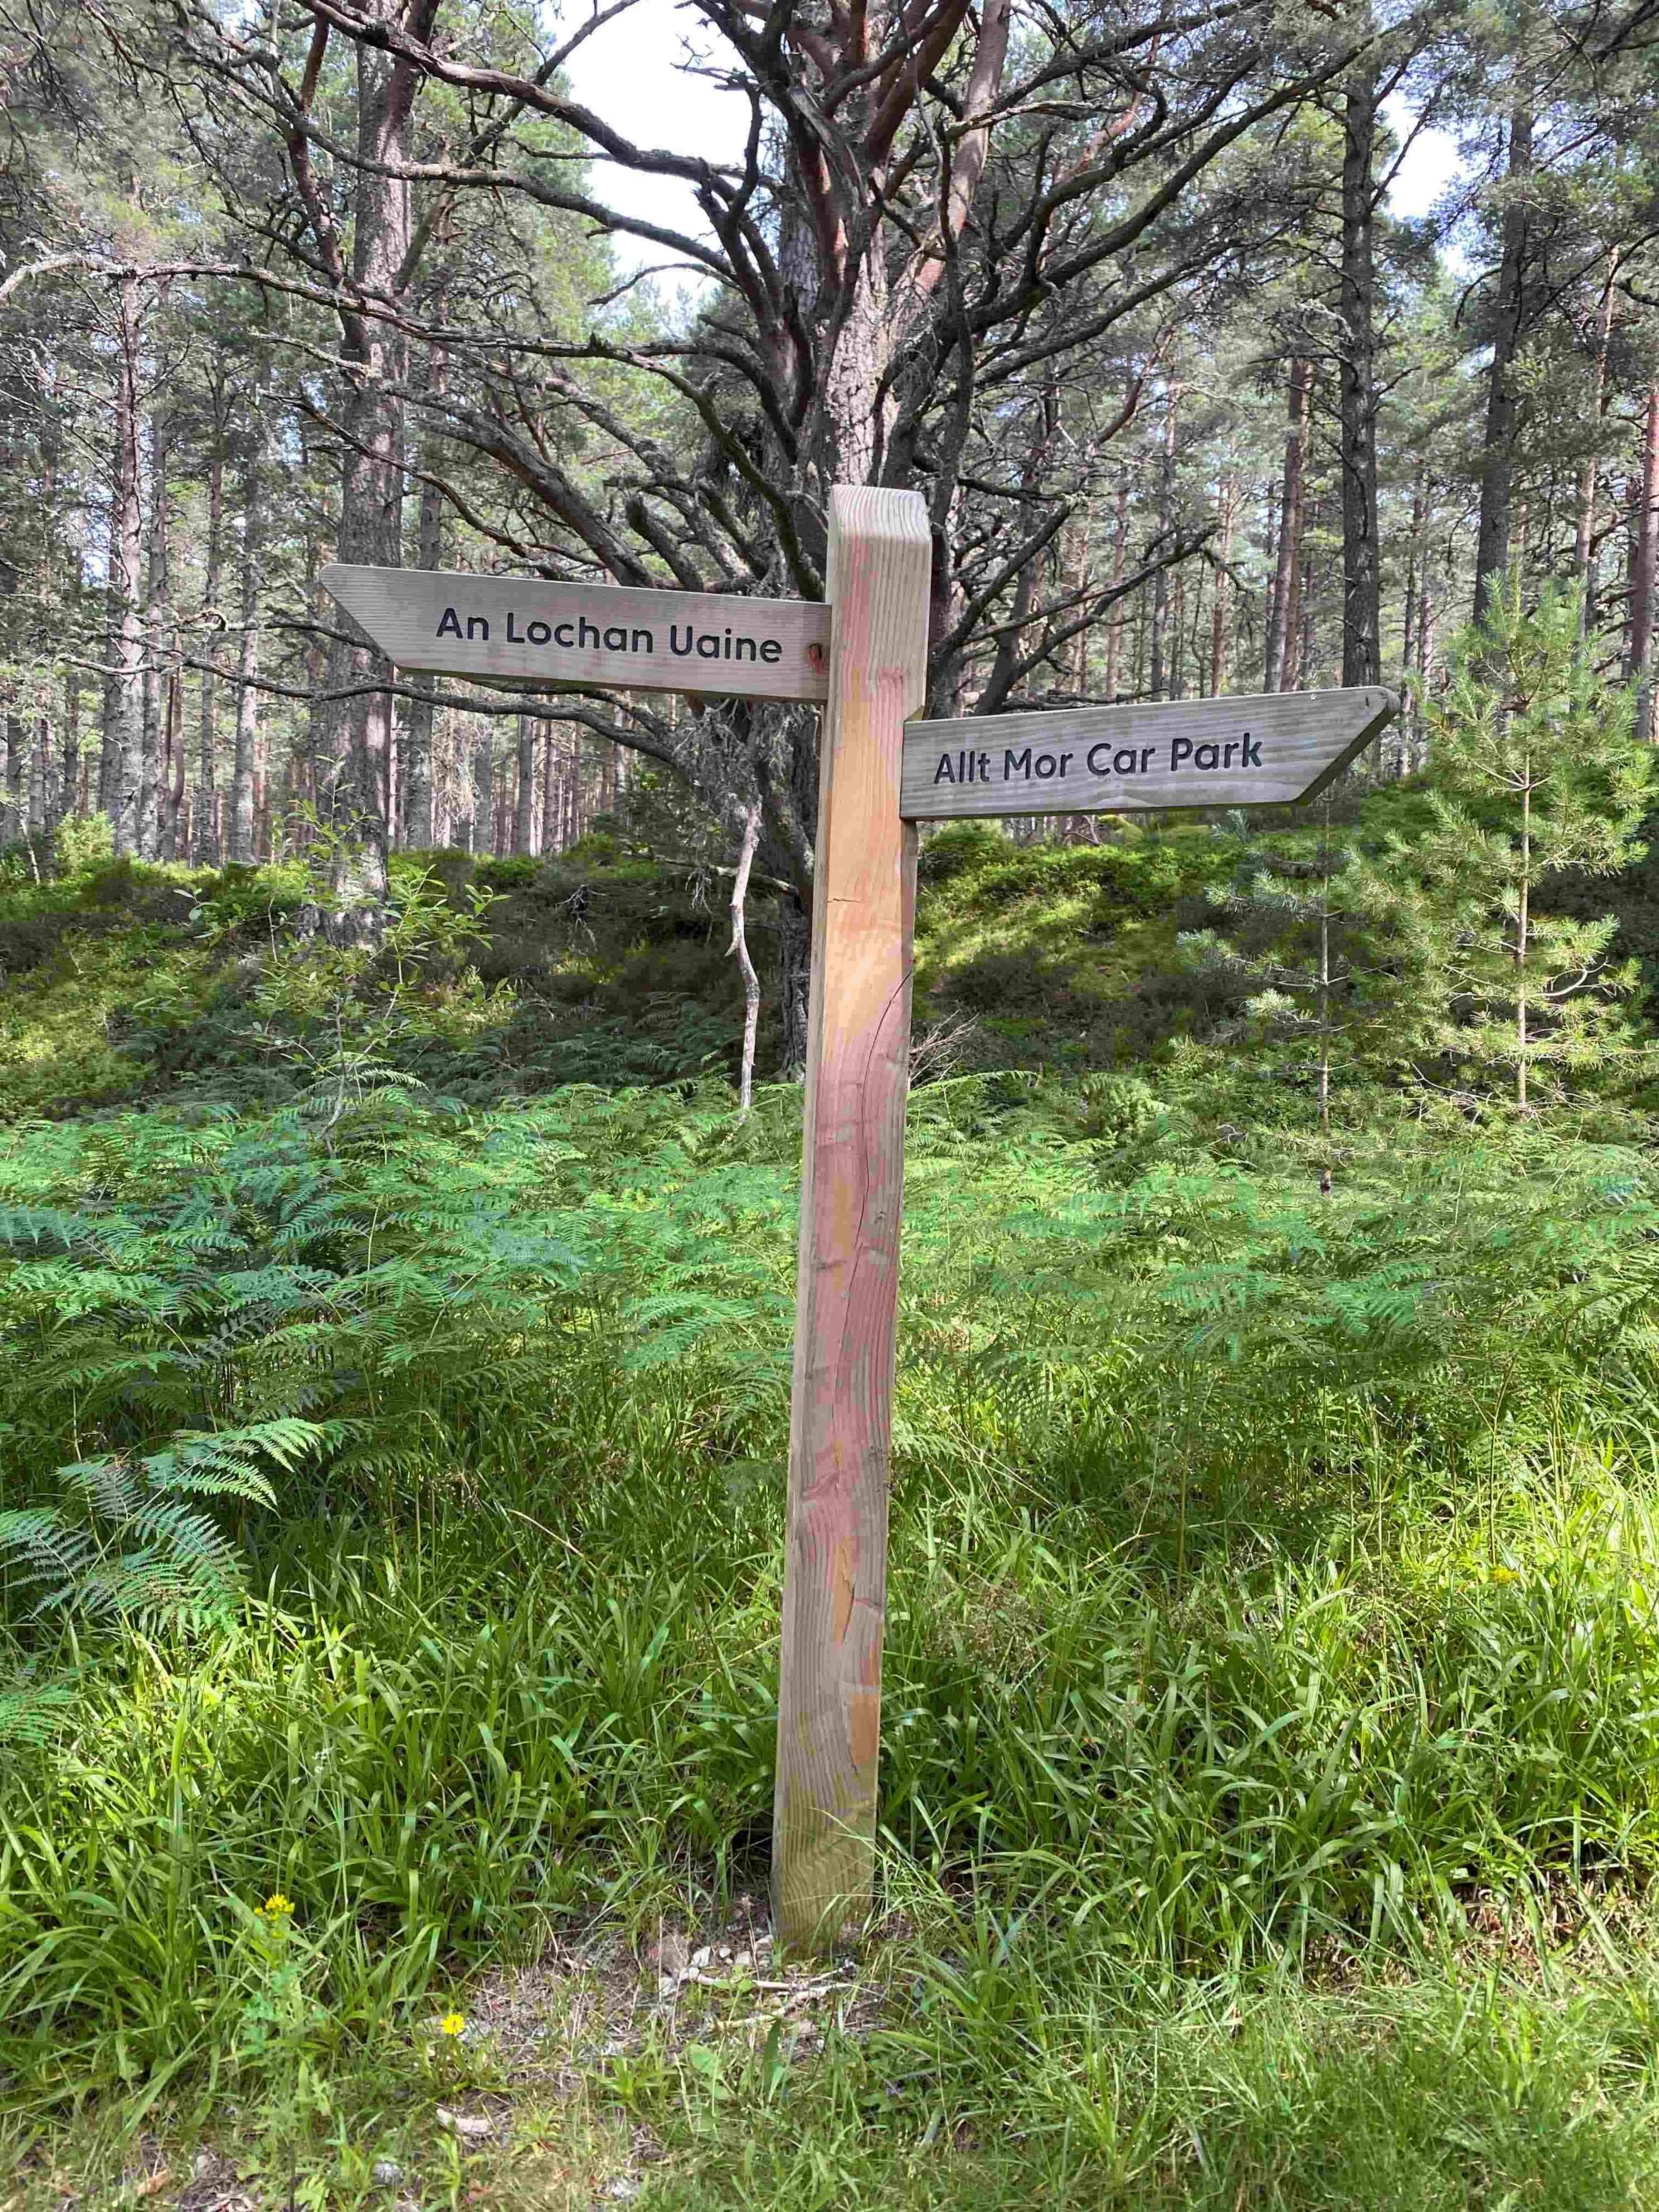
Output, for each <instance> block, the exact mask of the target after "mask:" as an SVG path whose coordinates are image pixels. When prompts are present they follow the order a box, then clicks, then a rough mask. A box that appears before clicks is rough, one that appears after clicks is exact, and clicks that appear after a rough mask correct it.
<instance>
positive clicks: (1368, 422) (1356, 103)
mask: <svg viewBox="0 0 1659 2212" xmlns="http://www.w3.org/2000/svg"><path fill="white" fill-rule="evenodd" d="M1376 114H1377V78H1376V69H1375V68H1374V67H1371V68H1368V69H1367V70H1364V72H1362V73H1361V74H1359V75H1358V76H1355V77H1354V78H1352V80H1351V81H1350V82H1349V85H1348V90H1347V97H1346V100H1345V102H1344V106H1343V139H1342V283H1341V319H1342V355H1341V362H1340V368H1341V381H1340V395H1339V405H1340V415H1341V454H1342V681H1343V683H1344V684H1352V685H1362V686H1363V685H1365V684H1380V683H1381V682H1382V681H1383V635H1382V631H1383V599H1382V569H1383V555H1382V546H1381V543H1380V541H1379V538H1378V532H1377V512H1376V335H1375V319H1376V257H1375V252H1374V246H1373V237H1372V232H1373V218H1374V216H1375V214H1376V185H1375V183H1374V180H1373V169H1374V166H1375V161H1376ZM1379 742H1380V740H1379Z"/></svg>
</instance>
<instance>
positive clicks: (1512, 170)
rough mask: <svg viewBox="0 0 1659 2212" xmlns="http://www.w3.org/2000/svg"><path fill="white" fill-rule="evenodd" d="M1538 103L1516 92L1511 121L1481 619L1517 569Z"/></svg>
mask: <svg viewBox="0 0 1659 2212" xmlns="http://www.w3.org/2000/svg"><path fill="white" fill-rule="evenodd" d="M1532 149H1533V118H1532V100H1531V95H1530V92H1529V90H1528V89H1526V88H1519V87H1518V88H1517V97H1516V102H1515V106H1514V107H1513V108H1512V109H1511V111H1510V152H1509V172H1508V179H1507V183H1508V192H1509V197H1507V199H1506V200H1505V202H1504V216H1503V226H1502V234H1503V258H1502V261H1501V262H1500V264H1499V266H1498V298H1497V301H1496V305H1495V313H1494V317H1493V330H1492V366H1491V368H1490V369H1489V370H1488V371H1487V374H1486V435H1485V438H1484V440H1483V441H1482V450H1481V460H1480V534H1479V536H1478V538H1476V541H1475V555H1474V611H1475V614H1476V616H1477V617H1479V616H1480V614H1481V612H1482V611H1484V609H1485V607H1486V595H1487V593H1488V592H1489V591H1490V590H1491V588H1492V585H1493V584H1494V583H1495V582H1496V581H1497V580H1498V579H1499V578H1501V577H1502V576H1503V575H1504V574H1505V573H1506V572H1507V570H1508V568H1509V565H1510V520H1511V506H1512V501H1513V497H1514V490H1515V438H1516V428H1517V427H1518V423H1519V416H1520V405H1521V403H1520V395H1519V394H1518V392H1516V382H1515V368H1516V360H1517V358H1518V356H1519V355H1520V351H1521V341H1522V337H1523V335H1524V333H1525V331H1526V326H1527V319H1528V304H1529V303H1528V269H1527V261H1528V213H1527V202H1526V186H1527V182H1528V179H1529V178H1530V176H1531V174H1532V164H1533V150H1532Z"/></svg>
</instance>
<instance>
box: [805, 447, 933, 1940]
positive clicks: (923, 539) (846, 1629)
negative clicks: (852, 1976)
mask: <svg viewBox="0 0 1659 2212" xmlns="http://www.w3.org/2000/svg"><path fill="white" fill-rule="evenodd" d="M929 565H930V562H929V544H928V530H927V510H926V508H925V507H924V505H923V503H922V501H921V498H920V496H919V495H917V494H915V493H914V492H902V491H878V490H871V489H852V488H848V487H846V486H837V487H836V489H835V490H834V492H832V494H831V495H830V510H829V601H830V605H831V606H832V608H833V610H834V617H835V621H834V627H833V629H832V632H831V642H830V656H829V704H828V707H827V708H826V711H825V714H824V723H823V752H822V762H821V766H820V769H819V781H818V825H817V842H816V845H815V848H814V851H815V860H814V871H813V888H812V973H811V1000H810V1006H809V1015H808V1022H809V1038H808V1047H807V1054H808V1057H807V1070H806V1126H805V1151H804V1158H803V1168H802V1178H801V1205H800V1265H799V1290H798V1294H797V1303H796V1319H795V1365H794V1385H793V1401H792V1406H791V1419H790V1441H789V1506H788V1531H787V1554H786V1561H785V1576H784V1593H783V1658H782V1668H781V1677H780V1681H779V1692H778V1770H777V1795H776V1802H775V1816H774V1828H773V1887H774V1911H775V1924H776V1927H777V1930H778V1933H779V1935H780V1936H781V1937H782V1939H783V1941H784V1942H786V1943H787V1945H789V1946H791V1947H792V1948H799V1949H810V1948H818V1947H821V1946H823V1945H824V1944H827V1943H829V1942H833V1940H834V1939H835V1937H836V1935H837V1934H838V1933H839V1932H840V1930H841V1929H842V1928H843V1927H844V1926H845V1925H846V1923H848V1922H849V1921H854V1920H857V1919H860V1918H861V1917H863V1915H864V1914H865V1913H866V1911H867V1909H868V1905H869V1901H870V1891H871V1877H872V1867H873V1860H874V1850H875V1823H876V1769H877V1762H878V1753H879V1750H880V1743H881V1647H882V1630H883V1625H884V1619H885V1613H886V1600H887V1479H888V1456H889V1450H890V1440H891V1434H892V1400H893V1358H894V1331H895V1324H896V1314H897V1303H898V1261H899V1220H900V1212H901V1207H902V1197H903V1185H904V1103H905V1092H906V1088H907V1083H908V1060H909V1042H910V954H911V933H912V924H913V917H914V909H915V866H916V832H915V829H914V828H913V827H911V826H910V825H909V824H908V823H905V822H903V821H902V820H901V818H900V815H899V769H900V762H901V759H902V752H903V732H904V722H905V718H906V716H907V715H909V714H915V711H916V709H917V708H919V707H920V706H921V703H922V699H923V695H924V691H925V688H926V669H927V599H928V571H929Z"/></svg>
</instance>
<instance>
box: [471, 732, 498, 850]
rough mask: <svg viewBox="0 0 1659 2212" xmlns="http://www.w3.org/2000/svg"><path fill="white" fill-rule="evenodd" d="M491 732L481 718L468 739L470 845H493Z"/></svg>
mask: <svg viewBox="0 0 1659 2212" xmlns="http://www.w3.org/2000/svg"><path fill="white" fill-rule="evenodd" d="M494 741H495V732H494V731H493V730H492V729H491V728H490V726H489V723H488V722H485V723H484V724H483V727H482V728H481V729H479V730H478V731H477V732H476V733H475V735H474V737H473V740H472V849H473V851H474V852H475V853H493V852H494V851H495V744H494Z"/></svg>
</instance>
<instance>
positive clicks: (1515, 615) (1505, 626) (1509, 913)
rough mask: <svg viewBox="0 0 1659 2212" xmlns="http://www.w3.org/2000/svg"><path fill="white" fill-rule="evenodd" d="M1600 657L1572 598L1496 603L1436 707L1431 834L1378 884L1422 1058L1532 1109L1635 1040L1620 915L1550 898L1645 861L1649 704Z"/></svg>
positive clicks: (1380, 875)
mask: <svg viewBox="0 0 1659 2212" xmlns="http://www.w3.org/2000/svg"><path fill="white" fill-rule="evenodd" d="M1602 649H1603V648H1602V647H1601V644H1600V642H1599V641H1595V640H1593V639H1592V640H1587V639H1585V638H1583V637H1582V636H1581V635H1580V624H1579V610H1578V602H1577V599H1576V597H1575V596H1574V595H1573V594H1572V593H1571V592H1565V591H1560V590H1557V589H1554V588H1547V589H1546V591H1545V592H1544V593H1543V594H1542V596H1541V598H1540V599H1539V601H1538V603H1537V605H1535V606H1528V605H1526V604H1525V602H1524V600H1523V597H1522V586H1521V582H1520V579H1519V578H1518V576H1516V575H1511V576H1510V578H1509V579H1508V580H1506V581H1505V582H1504V585H1503V586H1502V587H1501V588H1500V589H1495V590H1494V591H1493V592H1492V594H1491V596H1490V598H1489V599H1488V602H1487V605H1486V611H1485V612H1484V614H1483V616H1482V618H1481V620H1480V623H1479V624H1477V625H1476V626H1475V627H1474V628H1473V629H1469V630H1468V631H1466V632H1465V633H1464V634H1463V635H1462V637H1461V638H1460V639H1459V640H1458V641H1457V642H1456V645H1455V649H1454V651H1453V653H1452V658H1451V669H1452V673H1451V680H1450V682H1449V685H1448V688H1447V690H1445V692H1444V693H1443V695H1441V696H1437V697H1436V698H1434V699H1432V700H1431V701H1429V702H1427V716H1428V727H1429V749H1430V757H1431V763H1432V770H1433V779H1434V781H1433V788H1432V791H1431V807H1432V826H1431V829H1430V831H1429V834H1428V835H1427V836H1425V837H1423V838H1422V839H1420V840H1413V841H1409V842H1407V841H1405V840H1401V839H1395V840H1394V841H1392V842H1391V844H1390V848H1389V852H1388V854H1387V855H1386V856H1385V859H1384V860H1383V864H1382V866H1381V867H1380V869H1379V871H1378V872H1377V876H1376V879H1375V882H1376V896H1377V897H1378V900H1379V902H1380V903H1382V904H1383V905H1385V906H1386V907H1387V908H1388V911H1389V915H1390V916H1391V919H1392V921H1393V922H1394V924H1395V927H1396V928H1397V930H1398V932H1399V933H1400V936H1401V941H1402V943H1404V944H1405V945H1407V946H1408V947H1409V948H1410V953H1409V958H1410V960H1411V964H1412V965H1413V969H1415V971H1416V973H1417V975H1418V976H1419V981H1420V986H1421V995H1420V997H1419V1000H1418V1001H1417V1004H1418V1007H1419V1015H1420V1019H1419V1022H1418V1024H1417V1025H1416V1041H1417V1042H1418V1044H1419V1049H1420V1050H1421V1051H1422V1052H1423V1053H1424V1054H1427V1055H1431V1056H1433V1057H1435V1058H1440V1059H1443V1060H1448V1061H1450V1062H1451V1063H1452V1064H1453V1065H1454V1066H1459V1067H1462V1068H1464V1069H1467V1070H1469V1071H1470V1072H1472V1073H1473V1074H1474V1076H1475V1078H1476V1079H1477V1080H1479V1079H1482V1078H1486V1077H1490V1076H1497V1077H1498V1078H1500V1079H1504V1078H1506V1079H1507V1080H1508V1082H1509V1084H1510V1086H1511V1088H1512V1092H1513V1097H1514V1099H1515V1103H1516V1105H1517V1106H1518V1107H1521V1108H1522V1109H1525V1108H1526V1107H1527V1106H1528V1104H1529V1103H1533V1102H1534V1100H1535V1099H1536V1098H1537V1097H1539V1096H1540V1095H1541V1092H1543V1093H1547V1091H1549V1090H1550V1089H1552V1088H1557V1089H1559V1086H1560V1085H1561V1084H1562V1083H1563V1081H1564V1080H1565V1079H1566V1077H1567V1076H1568V1075H1569V1074H1571V1073H1575V1072H1577V1073H1582V1072H1583V1071H1585V1070H1588V1069H1589V1068H1592V1067H1595V1066H1601V1065H1602V1064H1605V1063H1607V1062H1608V1061H1610V1060H1613V1059H1615V1058H1617V1057H1619V1056H1620V1055H1621V1054H1628V1053H1630V1052H1631V1051H1632V1050H1633V1049H1634V1048H1635V1045H1636V1038H1635V1035H1634V1032H1633V1030H1632V1027H1631V1025H1630V1021H1629V1018H1628V1013H1627V1011H1626V1002H1627V1001H1628V1000H1629V998H1630V995H1631V994H1632V991H1633V990H1634V989H1635V987H1636V982H1637V970H1636V965H1635V963H1634V962H1633V961H1622V962H1620V961H1615V960H1614V959H1613V957H1612V945H1613V937H1614V934H1615V931H1616V927H1617V925H1616V922H1615V921H1614V919H1613V916H1612V915H1607V916H1604V917H1601V919H1589V920H1586V919H1581V918H1577V917H1574V916H1571V915H1565V914H1560V913H1555V912H1550V911H1547V910H1546V909H1545V908H1543V907H1541V904H1540V901H1539V893H1540V891H1541V890H1543V889H1544V888H1545V887H1546V886H1547V885H1549V884H1552V883H1553V881H1556V880H1558V879H1559V878H1561V877H1562V876H1563V875H1564V874H1565V872H1567V871H1569V870H1571V871H1575V872H1577V873H1580V874H1583V875H1587V876H1590V877H1597V876H1601V877H1607V876H1611V875H1613V874H1614V873H1616V872H1618V871H1619V870H1620V869H1622V868H1626V867H1627V866H1630V865H1631V864H1632V862H1633V861H1634V860H1637V859H1638V858H1639V857H1640V854H1641V853H1642V851H1643V847H1642V845H1641V842H1640V832H1641V828H1642V822H1643V817H1644V812H1645V810H1646V807H1647V804H1648V794H1649V793H1650V789H1651V787H1652V781H1653V775H1652V771H1653V761H1652V754H1651V749H1650V747H1648V746H1647V745H1645V744H1643V743H1642V742H1641V741H1640V739H1639V738H1638V737H1637V735H1636V732H1635V696H1634V693H1633V692H1632V690H1628V689H1625V690H1620V689H1619V688H1617V687H1609V686H1608V685H1607V683H1606V682H1605V680H1604V678H1602V677H1601V674H1600V672H1599V671H1598V669H1597V666H1596V661H1597V658H1598V654H1599V653H1600V652H1601V650H1602Z"/></svg>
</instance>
